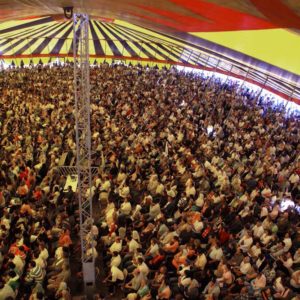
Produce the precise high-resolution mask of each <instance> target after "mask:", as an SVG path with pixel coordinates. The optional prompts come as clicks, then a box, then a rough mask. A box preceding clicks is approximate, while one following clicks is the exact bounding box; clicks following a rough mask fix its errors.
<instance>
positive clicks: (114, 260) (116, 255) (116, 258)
mask: <svg viewBox="0 0 300 300" xmlns="http://www.w3.org/2000/svg"><path fill="white" fill-rule="evenodd" d="M121 261H122V260H121V256H120V254H119V253H118V252H114V253H113V256H112V258H111V260H110V266H111V267H113V266H114V267H119V265H120V264H121Z"/></svg>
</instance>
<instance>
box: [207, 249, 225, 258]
mask: <svg viewBox="0 0 300 300" xmlns="http://www.w3.org/2000/svg"><path fill="white" fill-rule="evenodd" d="M209 257H210V258H211V259H213V260H221V259H222V257H223V250H222V249H221V248H219V249H216V248H215V247H213V248H212V251H211V252H210V254H209Z"/></svg>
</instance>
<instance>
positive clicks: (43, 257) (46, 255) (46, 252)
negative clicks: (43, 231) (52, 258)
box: [39, 248, 49, 261]
mask: <svg viewBox="0 0 300 300" xmlns="http://www.w3.org/2000/svg"><path fill="white" fill-rule="evenodd" d="M39 257H40V258H42V259H43V260H44V261H47V259H48V257H49V252H48V250H47V249H46V248H44V249H43V250H42V251H41V253H40V255H39Z"/></svg>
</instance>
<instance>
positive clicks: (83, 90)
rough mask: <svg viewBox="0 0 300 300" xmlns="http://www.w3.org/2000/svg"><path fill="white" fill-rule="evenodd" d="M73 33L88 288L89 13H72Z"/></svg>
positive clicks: (88, 284)
mask: <svg viewBox="0 0 300 300" xmlns="http://www.w3.org/2000/svg"><path fill="white" fill-rule="evenodd" d="M73 33H74V38H73V55H74V97H75V117H76V169H77V177H78V187H77V192H78V193H77V194H78V198H79V211H80V239H81V260H82V271H83V280H84V284H85V290H87V289H91V288H93V287H94V285H95V259H94V255H93V245H92V243H93V240H92V239H91V237H89V235H90V229H91V224H92V221H93V219H92V192H91V187H92V172H91V121H90V63H89V16H88V14H78V13H77V14H76V13H74V14H73ZM88 251H89V254H88Z"/></svg>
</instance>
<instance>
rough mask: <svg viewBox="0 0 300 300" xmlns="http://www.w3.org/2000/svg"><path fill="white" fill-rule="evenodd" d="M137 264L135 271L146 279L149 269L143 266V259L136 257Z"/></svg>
mask: <svg viewBox="0 0 300 300" xmlns="http://www.w3.org/2000/svg"><path fill="white" fill-rule="evenodd" d="M137 263H138V265H137V269H138V270H139V271H140V273H142V274H143V275H144V277H147V275H148V273H149V268H148V266H147V265H146V264H145V262H144V260H143V258H142V257H138V259H137Z"/></svg>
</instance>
